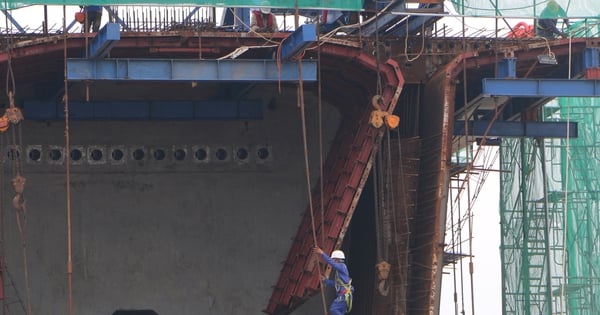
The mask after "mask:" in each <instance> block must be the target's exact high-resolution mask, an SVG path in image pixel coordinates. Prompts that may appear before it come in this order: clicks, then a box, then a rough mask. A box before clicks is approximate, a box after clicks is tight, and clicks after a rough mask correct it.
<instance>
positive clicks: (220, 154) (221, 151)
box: [215, 148, 227, 161]
mask: <svg viewBox="0 0 600 315" xmlns="http://www.w3.org/2000/svg"><path fill="white" fill-rule="evenodd" d="M215 156H216V157H217V159H218V160H219V161H223V160H225V159H226V158H227V151H225V149H223V148H219V149H217V152H215Z"/></svg>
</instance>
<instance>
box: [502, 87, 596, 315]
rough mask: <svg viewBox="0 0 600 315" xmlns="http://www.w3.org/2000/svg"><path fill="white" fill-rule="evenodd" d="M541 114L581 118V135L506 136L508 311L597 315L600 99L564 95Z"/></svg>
mask: <svg viewBox="0 0 600 315" xmlns="http://www.w3.org/2000/svg"><path fill="white" fill-rule="evenodd" d="M540 116H541V118H542V119H543V120H545V121H567V120H568V121H570V122H577V124H578V135H577V138H572V139H568V140H567V139H541V138H539V139H531V138H520V139H516V138H513V139H503V140H502V146H501V150H500V151H501V168H502V170H505V171H506V172H503V173H501V193H500V213H501V231H502V238H501V240H502V245H501V250H500V252H501V259H502V281H503V284H502V289H503V291H502V295H503V296H502V298H503V312H502V313H503V314H504V315H554V314H570V315H597V314H598V313H599V311H600V241H599V240H600V211H599V209H600V178H599V177H598V173H599V172H600V138H599V137H598V135H599V134H600V98H561V99H559V100H557V101H553V102H551V103H549V104H548V105H546V106H545V108H544V111H543V115H540ZM515 166H516V167H515Z"/></svg>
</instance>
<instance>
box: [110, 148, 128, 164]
mask: <svg viewBox="0 0 600 315" xmlns="http://www.w3.org/2000/svg"><path fill="white" fill-rule="evenodd" d="M123 155H125V154H124V153H123V150H121V149H114V150H113V151H112V153H111V154H110V156H111V157H112V159H113V160H115V161H120V160H122V159H123Z"/></svg>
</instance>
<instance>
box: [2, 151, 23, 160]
mask: <svg viewBox="0 0 600 315" xmlns="http://www.w3.org/2000/svg"><path fill="white" fill-rule="evenodd" d="M19 156H21V152H19V150H17V149H9V150H8V151H6V157H7V158H9V159H10V160H13V161H14V160H16V159H18V158H19Z"/></svg>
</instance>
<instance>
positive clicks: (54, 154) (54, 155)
mask: <svg viewBox="0 0 600 315" xmlns="http://www.w3.org/2000/svg"><path fill="white" fill-rule="evenodd" d="M48 154H49V155H50V159H51V160H52V161H58V160H60V157H61V156H62V152H60V150H59V149H52V150H50V152H49V153H48Z"/></svg>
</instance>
